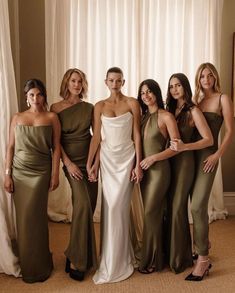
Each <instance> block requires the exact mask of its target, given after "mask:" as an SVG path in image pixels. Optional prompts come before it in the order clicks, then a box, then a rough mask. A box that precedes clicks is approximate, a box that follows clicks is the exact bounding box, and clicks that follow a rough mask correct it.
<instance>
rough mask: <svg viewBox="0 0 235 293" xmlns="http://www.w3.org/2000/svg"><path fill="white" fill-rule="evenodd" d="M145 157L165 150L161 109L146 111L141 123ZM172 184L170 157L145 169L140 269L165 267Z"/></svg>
mask: <svg viewBox="0 0 235 293" xmlns="http://www.w3.org/2000/svg"><path fill="white" fill-rule="evenodd" d="M141 135H142V144H143V145H142V148H143V158H146V157H147V156H150V155H153V154H156V153H159V152H161V151H163V150H164V149H165V146H166V142H167V141H166V139H165V138H164V136H163V135H162V134H161V132H160V130H159V128H158V112H154V113H152V114H149V113H147V114H146V115H145V116H144V118H143V120H142V125H141ZM169 184H170V165H169V162H168V160H163V161H158V162H156V163H154V164H153V165H152V166H151V167H149V168H148V170H146V171H145V172H144V177H143V180H142V181H141V183H140V188H141V194H142V198H143V205H144V228H143V244H142V248H141V260H140V264H139V269H140V270H146V269H151V268H154V269H155V270H156V271H158V270H162V269H163V268H164V262H165V260H164V258H165V257H164V252H163V212H164V208H165V198H166V192H167V189H168V187H169Z"/></svg>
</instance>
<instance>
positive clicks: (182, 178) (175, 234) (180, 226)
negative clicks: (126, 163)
mask: <svg viewBox="0 0 235 293" xmlns="http://www.w3.org/2000/svg"><path fill="white" fill-rule="evenodd" d="M189 111H190V110H189ZM178 128H179V132H180V137H181V139H182V141H183V142H184V143H190V142H192V141H193V134H194V131H195V127H191V126H190V125H189V124H188V122H187V121H186V122H185V123H184V124H183V125H182V123H180V122H178ZM170 165H171V174H172V178H171V184H170V189H169V193H168V221H167V222H168V237H169V238H168V241H169V242H168V245H169V251H168V253H169V256H168V257H169V266H170V268H171V270H173V271H174V272H175V273H181V272H183V271H184V270H185V269H186V268H187V267H191V266H192V264H193V260H192V242H191V235H190V228H189V221H188V198H189V193H190V189H191V188H192V184H193V179H194V169H195V166H194V153H193V151H185V152H181V153H179V154H177V155H176V156H175V157H173V158H171V159H170Z"/></svg>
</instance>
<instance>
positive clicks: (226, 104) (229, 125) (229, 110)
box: [203, 95, 234, 173]
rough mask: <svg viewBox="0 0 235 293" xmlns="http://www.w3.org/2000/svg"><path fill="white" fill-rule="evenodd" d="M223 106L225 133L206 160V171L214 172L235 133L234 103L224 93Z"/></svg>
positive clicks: (204, 169)
mask: <svg viewBox="0 0 235 293" xmlns="http://www.w3.org/2000/svg"><path fill="white" fill-rule="evenodd" d="M221 106H222V114H223V118H224V125H225V134H224V137H223V140H222V142H221V145H220V146H219V148H218V150H217V151H216V152H215V153H214V154H212V155H211V156H209V157H208V158H207V159H206V160H205V161H204V163H205V165H204V168H203V171H204V172H206V173H208V172H212V171H213V170H214V168H215V166H216V164H217V162H218V160H219V159H220V158H221V157H222V155H223V154H224V152H225V151H226V149H227V147H228V146H229V144H230V143H231V140H232V136H233V133H234V125H233V104H232V101H231V99H230V98H229V97H228V96H227V95H222V97H221Z"/></svg>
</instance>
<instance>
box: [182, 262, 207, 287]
mask: <svg viewBox="0 0 235 293" xmlns="http://www.w3.org/2000/svg"><path fill="white" fill-rule="evenodd" d="M200 262H209V259H208V260H201V261H200ZM211 268H212V264H211V263H209V265H208V267H207V268H206V270H205V271H204V273H203V274H202V275H201V276H196V275H193V273H191V274H189V275H188V276H187V277H186V278H185V280H186V281H195V282H199V281H202V280H203V278H204V276H208V275H209V270H210V269H211Z"/></svg>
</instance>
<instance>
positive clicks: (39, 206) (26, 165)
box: [12, 125, 53, 283]
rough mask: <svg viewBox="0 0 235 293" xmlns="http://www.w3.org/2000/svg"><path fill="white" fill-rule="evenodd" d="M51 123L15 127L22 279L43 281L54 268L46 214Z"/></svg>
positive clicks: (16, 184)
mask: <svg viewBox="0 0 235 293" xmlns="http://www.w3.org/2000/svg"><path fill="white" fill-rule="evenodd" d="M51 149H52V126H50V125H48V126H26V125H17V126H16V127H15V153H14V158H13V171H12V178H13V182H14V193H13V199H14V202H15V209H16V226H17V248H18V253H19V261H20V267H21V272H22V277H23V280H24V281H25V282H27V283H33V282H39V281H45V280H46V279H47V278H48V277H49V276H50V274H51V271H52V269H53V263H52V255H51V253H50V250H49V233H48V218H47V200H48V190H49V185H50V179H51Z"/></svg>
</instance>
